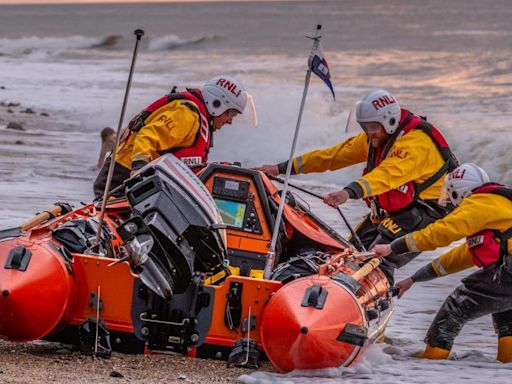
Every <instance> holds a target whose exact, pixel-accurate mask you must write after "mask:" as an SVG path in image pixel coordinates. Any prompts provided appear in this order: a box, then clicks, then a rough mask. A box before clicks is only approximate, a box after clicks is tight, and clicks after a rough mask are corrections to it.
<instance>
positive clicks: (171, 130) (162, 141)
mask: <svg viewBox="0 0 512 384" xmlns="http://www.w3.org/2000/svg"><path fill="white" fill-rule="evenodd" d="M187 104H193V105H194V106H195V107H196V109H197V110H199V108H198V107H197V105H195V104H194V103H192V102H191V101H190V100H174V101H172V102H170V103H168V104H166V105H164V106H162V107H160V108H159V109H157V110H156V111H155V112H153V113H152V114H151V115H149V116H148V118H147V119H146V121H145V124H144V126H143V127H142V128H141V129H140V130H139V131H138V132H134V133H132V134H131V135H130V136H129V137H128V138H127V139H126V140H125V141H124V142H122V143H121V144H119V147H118V150H117V155H116V162H117V163H119V164H121V165H122V166H124V167H125V168H128V169H133V164H134V163H136V162H143V163H148V162H150V161H153V160H155V159H156V158H158V157H160V155H161V153H162V152H166V151H169V150H171V149H174V148H181V147H189V146H191V145H192V144H193V143H194V141H195V139H196V135H197V133H198V131H199V127H200V124H201V117H200V115H199V114H198V113H197V112H195V111H193V110H192V109H191V108H190V107H189V106H187Z"/></svg>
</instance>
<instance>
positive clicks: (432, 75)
mask: <svg viewBox="0 0 512 384" xmlns="http://www.w3.org/2000/svg"><path fill="white" fill-rule="evenodd" d="M511 18H512V7H510V5H509V2H507V1H505V0H503V1H490V0H470V1H463V0H455V1H450V2H447V1H441V0H433V1H428V2H425V1H421V0H411V1H386V2H374V1H368V0H360V1H356V0H353V1H309V2H282V3H280V2H243V3H231V2H230V3H189V4H185V3H178V4H151V3H144V4H130V5H126V4H125V5H123V4H116V5H113V4H105V5H98V4H95V5H30V6H27V5H25V6H22V5H20V6H7V5H2V6H0V102H3V103H4V105H7V104H9V103H20V104H21V105H20V107H19V108H31V109H33V110H35V111H36V112H37V113H36V115H35V116H34V117H33V118H32V120H31V123H30V124H28V125H27V129H26V130H25V131H13V130H12V129H7V128H6V126H7V124H8V123H9V122H10V121H16V119H17V115H16V113H14V114H7V113H6V109H7V107H1V108H3V109H2V110H1V111H0V112H1V115H0V116H1V118H2V119H1V120H0V164H1V166H0V177H1V181H0V228H7V227H12V226H15V225H19V224H20V223H21V222H23V220H25V219H27V218H28V217H29V216H31V215H32V214H34V213H36V212H39V211H41V210H45V209H47V208H48V207H49V206H51V205H52V203H53V202H55V201H62V200H65V201H70V202H72V203H73V204H75V205H78V204H80V202H81V201H82V202H87V201H90V200H91V199H92V181H93V180H94V177H95V175H96V172H97V171H96V169H95V163H96V160H97V156H98V153H99V149H100V139H99V132H100V130H101V128H103V127H104V126H113V127H114V128H117V124H118V121H119V116H120V111H121V106H122V102H123V97H124V92H125V87H126V81H127V78H128V71H129V68H130V61H131V57H132V52H133V47H134V43H135V38H134V35H133V30H135V29H137V28H142V29H144V30H145V36H144V37H143V38H142V41H141V43H140V47H139V52H138V57H137V63H136V67H135V73H134V76H133V83H132V87H131V90H130V97H129V100H128V105H127V110H126V117H125V120H124V124H126V122H127V121H128V120H129V118H130V117H131V116H133V115H134V114H136V113H137V112H139V111H140V110H141V109H142V108H144V107H145V106H146V105H148V104H149V103H151V102H152V101H154V100H155V99H157V98H159V97H160V96H162V95H164V94H165V93H167V92H169V91H170V90H171V89H172V87H173V86H174V85H178V86H200V85H201V84H202V83H204V81H206V80H207V79H208V78H210V77H212V76H214V75H217V74H223V73H225V74H230V75H233V76H235V77H236V78H238V79H240V80H241V81H242V82H243V83H244V85H245V86H246V88H247V90H248V91H249V92H250V93H251V94H252V95H253V97H254V100H255V104H256V108H257V111H258V120H259V126H258V127H257V128H254V127H252V126H251V122H250V119H248V118H244V117H243V116H242V117H239V118H237V119H236V120H235V121H234V123H233V125H231V126H226V127H224V128H223V129H222V130H221V131H220V132H217V133H216V134H215V140H214V148H213V149H212V150H211V153H210V159H211V160H212V161H240V162H242V164H243V165H244V166H249V167H251V166H256V165H260V164H269V163H275V162H278V161H283V160H285V159H286V158H287V157H288V155H289V152H290V146H291V139H292V136H293V132H294V129H295V125H296V121H297V115H298V111H299V105H300V100H301V96H302V91H303V87H304V77H305V69H306V62H307V56H308V54H309V50H310V48H311V40H309V39H307V38H306V37H305V36H306V35H312V34H313V33H314V30H315V27H316V25H317V24H322V25H323V29H322V43H323V46H324V50H325V54H326V58H327V60H328V62H329V65H330V69H331V74H332V82H333V85H334V89H335V92H336V100H335V101H334V100H333V99H332V96H331V93H330V91H329V90H328V89H327V87H325V85H324V84H323V83H322V82H321V81H320V80H319V79H317V78H316V77H313V78H312V80H311V84H310V87H309V92H308V95H307V101H306V105H305V110H304V116H303V121H302V125H301V131H300V136H299V139H298V143H297V152H298V153H301V152H305V151H308V150H312V149H315V148H319V147H326V146H329V145H334V144H336V143H338V142H340V141H341V140H344V139H346V138H347V137H349V136H350V135H353V134H354V133H355V132H353V131H351V132H348V133H347V132H345V126H346V121H347V118H348V116H349V112H350V110H351V107H352V105H353V104H354V103H355V102H356V101H357V100H358V99H359V98H360V97H361V96H362V95H364V94H365V93H366V92H367V91H369V90H370V89H373V88H380V87H382V88H386V89H388V90H389V91H391V92H392V93H393V94H394V95H395V97H396V98H397V99H398V101H399V102H400V103H401V105H403V106H405V107H406V108H409V109H411V110H412V111H414V112H415V113H417V114H420V115H424V116H427V118H428V120H429V121H430V122H432V123H433V124H434V125H436V126H437V127H438V128H439V129H440V130H441V131H442V132H443V133H444V134H445V136H446V137H447V138H448V140H449V142H450V144H451V146H452V148H453V149H454V151H455V152H456V154H457V155H458V157H459V159H460V160H461V161H472V162H475V163H477V164H479V165H481V166H482V167H484V168H485V169H486V170H487V171H488V173H489V174H490V176H491V178H492V179H493V180H495V181H499V182H503V183H506V184H509V185H512V170H511V169H510V167H509V164H510V162H511V160H512V155H511V152H510V147H511V144H512V136H511V135H510V129H511V123H510V121H511V115H512V107H511V101H512V96H511V92H510V91H511V87H512V75H511V70H512V52H511V51H512V26H511V24H510V19H511ZM41 111H44V112H46V113H48V114H49V115H50V117H49V118H46V117H44V116H40V114H39V113H40V112H41ZM15 112H16V111H15ZM16 143H18V144H16ZM20 143H22V145H19V144H20ZM360 172H361V166H354V167H351V168H349V169H346V170H341V171H336V172H328V173H325V174H322V175H306V176H300V177H296V178H295V181H296V182H299V183H301V184H302V185H304V186H306V187H308V188H312V189H314V190H315V191H316V192H318V193H321V194H324V193H327V192H330V191H333V190H335V189H336V188H341V187H343V186H344V185H346V184H347V183H348V182H350V181H351V180H353V179H354V178H355V177H356V176H357V175H358V174H359V173H360ZM305 198H307V197H305ZM308 201H309V203H310V204H311V206H312V207H313V209H314V210H315V212H317V213H318V214H319V215H320V216H321V217H323V218H324V219H325V220H326V221H328V222H330V223H331V224H332V225H333V226H334V227H335V228H336V229H337V230H339V231H340V232H342V233H343V234H347V233H348V232H347V230H346V228H345V227H344V226H343V224H342V222H341V220H340V219H339V217H338V216H337V212H336V211H335V210H332V209H331V208H329V207H326V206H325V205H323V204H322V203H321V202H319V201H315V200H310V199H309V200H308ZM343 210H344V212H345V214H346V215H347V217H348V219H349V221H350V222H351V223H352V224H353V225H355V224H356V223H357V221H358V220H359V218H360V217H361V216H362V215H363V214H364V213H365V211H366V208H365V207H364V206H363V205H362V204H360V203H359V202H349V203H348V204H347V205H345V206H343ZM441 251H442V250H438V251H435V252H426V253H424V254H423V255H422V256H421V257H420V258H418V259H417V260H415V261H413V262H412V263H410V264H409V265H408V266H407V267H405V268H404V269H402V270H401V271H399V273H398V279H400V278H402V277H405V276H408V275H409V274H410V273H412V272H413V271H414V270H416V268H418V267H420V266H421V265H423V264H424V263H426V262H427V261H428V260H430V259H431V258H432V257H434V256H436V255H439V254H440V252H441ZM460 277H461V275H455V276H450V277H447V278H445V279H439V280H436V281H433V282H429V283H422V284H418V285H417V286H415V287H414V288H413V289H412V290H411V292H409V293H408V294H407V295H406V296H405V297H404V298H403V299H401V300H400V301H397V302H396V313H395V315H394V317H393V319H392V320H391V323H390V324H389V326H388V328H387V330H386V335H387V337H388V338H389V340H390V341H389V343H388V344H379V345H375V346H373V347H372V348H371V349H370V351H369V353H367V355H366V360H365V361H364V362H363V363H361V364H359V365H358V366H355V367H352V368H350V369H339V370H326V371H322V372H319V373H315V375H316V376H317V378H316V379H317V380H318V382H325V383H333V382H337V381H341V380H342V381H343V382H352V383H359V382H361V383H362V382H379V383H422V382H426V381H429V382H441V381H443V382H446V381H451V382H452V383H458V382H462V381H463V380H466V379H468V380H473V381H475V380H477V381H479V382H490V381H494V382H506V381H507V380H509V377H510V375H511V373H512V367H511V366H510V365H502V364H499V363H497V362H495V349H496V336H495V335H494V333H493V330H492V325H491V319H490V317H489V316H486V317H484V318H481V319H479V320H477V321H474V322H471V323H470V324H468V325H467V326H466V327H465V328H464V330H463V332H462V334H461V335H460V336H459V337H458V338H457V341H456V344H455V347H454V352H455V353H456V355H457V359H456V360H450V361H443V362H432V361H424V360H419V359H416V358H415V357H414V354H415V353H417V352H419V351H421V350H422V348H423V342H422V339H423V337H424V334H425V332H426V329H427V328H428V326H429V324H430V322H431V321H432V319H433V317H434V315H435V312H436V311H437V309H438V307H439V306H440V304H441V303H442V301H443V299H444V297H445V296H446V295H447V294H449V293H450V292H451V290H452V289H453V288H454V287H455V286H456V285H457V284H458V281H459V279H460ZM307 376H308V375H305V374H301V373H299V374H297V375H287V376H284V377H283V376H275V375H265V374H261V373H258V374H253V375H251V376H250V377H243V380H244V381H246V382H273V381H281V382H309V381H310V380H311V379H310V378H308V377H307ZM318 376H319V377H321V379H319V378H318Z"/></svg>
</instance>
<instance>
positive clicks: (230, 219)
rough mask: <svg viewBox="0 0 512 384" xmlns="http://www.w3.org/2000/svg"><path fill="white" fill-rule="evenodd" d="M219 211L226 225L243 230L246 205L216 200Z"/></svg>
mask: <svg viewBox="0 0 512 384" xmlns="http://www.w3.org/2000/svg"><path fill="white" fill-rule="evenodd" d="M214 200H215V204H217V208H218V209H219V212H220V215H221V217H222V221H224V224H226V225H229V226H232V227H237V228H242V226H243V224H244V216H245V208H246V204H245V203H237V202H236V201H228V200H222V199H214Z"/></svg>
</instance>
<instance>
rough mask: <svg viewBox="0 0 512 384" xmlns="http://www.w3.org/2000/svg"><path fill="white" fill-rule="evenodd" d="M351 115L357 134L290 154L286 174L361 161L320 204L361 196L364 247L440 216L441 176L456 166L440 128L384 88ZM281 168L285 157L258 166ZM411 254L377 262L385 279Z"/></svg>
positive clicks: (271, 171) (359, 230)
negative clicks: (366, 209)
mask: <svg viewBox="0 0 512 384" xmlns="http://www.w3.org/2000/svg"><path fill="white" fill-rule="evenodd" d="M356 119H357V122H358V123H359V125H360V126H361V128H362V132H361V133H360V134H359V135H357V136H355V137H352V138H350V139H348V140H346V141H344V142H342V143H339V144H336V145H334V146H332V147H330V148H325V149H319V150H314V151H312V152H308V153H306V154H303V155H301V156H298V157H296V158H294V159H293V168H292V173H293V174H298V173H313V172H324V171H328V170H330V171H333V170H337V169H340V168H344V167H347V166H350V165H353V164H358V163H366V168H365V170H364V174H363V176H362V177H360V178H359V179H356V180H355V181H353V182H351V183H350V184H348V185H347V186H345V187H344V188H343V189H342V190H340V191H336V192H333V193H330V194H328V195H327V196H326V197H325V199H324V202H325V203H326V204H328V205H330V206H332V207H337V206H338V205H340V204H343V203H345V202H346V201H347V200H348V199H349V198H351V199H361V198H362V199H365V200H366V202H367V204H368V205H369V206H370V208H371V214H370V215H367V216H366V217H365V218H364V219H363V221H362V222H361V224H360V225H359V226H358V228H357V229H356V233H357V234H358V236H359V238H360V239H361V241H362V243H363V244H364V245H365V247H367V248H368V247H370V246H371V245H373V244H378V243H389V242H391V241H392V240H393V239H395V238H397V237H399V236H401V235H403V234H405V233H407V232H410V231H413V230H415V229H418V228H423V227H425V226H426V225H428V224H430V223H431V222H433V221H434V220H437V219H439V218H441V217H443V216H444V215H445V214H446V213H447V212H448V209H446V208H443V207H440V206H439V205H438V204H437V201H438V199H439V196H440V192H441V186H442V184H443V177H444V176H445V175H446V173H447V172H448V171H451V170H453V169H454V168H455V167H456V166H457V160H456V159H455V157H454V156H453V154H452V152H451V151H450V148H449V147H448V144H447V142H446V140H445V139H444V138H443V136H442V135H441V134H440V132H439V131H438V130H437V129H436V128H435V127H433V126H432V125H431V124H430V123H428V122H427V121H426V119H424V118H421V117H419V116H416V115H414V114H412V113H411V112H409V111H408V110H406V109H402V108H400V105H399V104H398V102H397V101H396V99H395V98H394V97H393V96H392V95H391V94H390V93H389V92H387V91H385V90H376V91H372V92H370V93H368V94H367V95H366V96H364V97H363V99H362V100H361V101H360V102H359V103H358V104H357V108H356ZM287 166H288V162H287V161H285V162H283V163H280V164H274V165H264V166H262V167H260V168H258V169H259V170H261V171H263V172H266V173H269V174H271V175H275V176H276V175H278V174H280V173H285V172H286V168H287ZM352 241H354V239H352ZM417 254H418V253H416V255H417ZM411 258H412V255H408V257H403V256H402V255H394V257H388V258H387V259H386V260H385V261H384V262H383V265H382V269H383V270H384V272H385V273H386V275H387V277H388V279H389V280H390V282H391V283H392V282H393V271H394V269H395V268H400V267H401V266H403V265H404V264H405V263H407V262H408V261H409V260H410V259H411Z"/></svg>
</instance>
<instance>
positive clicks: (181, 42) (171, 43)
mask: <svg viewBox="0 0 512 384" xmlns="http://www.w3.org/2000/svg"><path fill="white" fill-rule="evenodd" d="M221 39H222V37H220V36H215V35H214V36H200V37H193V38H191V39H182V38H180V37H179V36H177V35H167V36H163V37H160V38H157V39H152V40H151V41H150V42H149V49H150V50H152V51H164V50H171V49H176V48H185V47H191V46H195V45H198V44H203V43H210V42H215V41H218V40H221Z"/></svg>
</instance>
